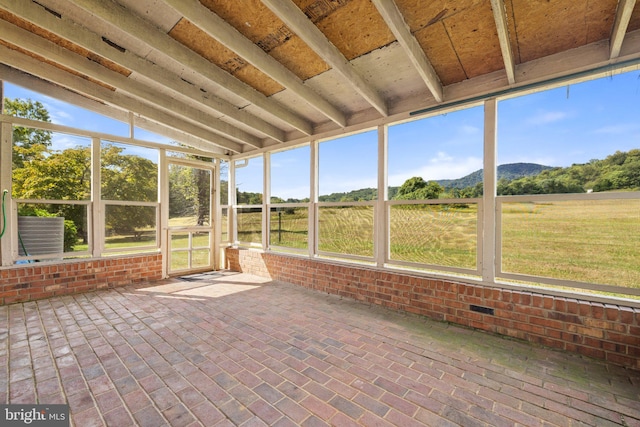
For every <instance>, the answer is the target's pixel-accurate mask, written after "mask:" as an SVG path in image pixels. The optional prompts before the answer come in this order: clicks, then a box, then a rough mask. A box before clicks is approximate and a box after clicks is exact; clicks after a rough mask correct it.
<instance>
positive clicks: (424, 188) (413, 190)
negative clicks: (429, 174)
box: [393, 176, 444, 200]
mask: <svg viewBox="0 0 640 427" xmlns="http://www.w3.org/2000/svg"><path fill="white" fill-rule="evenodd" d="M443 192H444V188H443V187H442V186H441V185H440V184H438V183H437V182H435V181H429V182H427V181H425V180H424V179H422V177H419V176H414V177H412V178H409V179H408V180H406V181H405V182H404V183H403V184H402V185H401V186H400V188H399V189H398V192H397V193H396V194H395V196H394V197H393V198H394V199H395V200H424V199H437V198H438V197H440V194H442V193H443Z"/></svg>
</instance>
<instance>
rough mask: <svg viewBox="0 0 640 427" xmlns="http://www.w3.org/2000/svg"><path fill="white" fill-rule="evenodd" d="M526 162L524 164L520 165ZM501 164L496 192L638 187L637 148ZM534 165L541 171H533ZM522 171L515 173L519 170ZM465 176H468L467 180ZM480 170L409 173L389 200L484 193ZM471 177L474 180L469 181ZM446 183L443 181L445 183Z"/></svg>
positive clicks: (243, 196)
mask: <svg viewBox="0 0 640 427" xmlns="http://www.w3.org/2000/svg"><path fill="white" fill-rule="evenodd" d="M523 165H527V166H528V167H526V168H525V167H523ZM503 166H508V168H505V173H502V174H500V175H502V176H503V177H502V178H500V179H499V180H498V183H497V194H498V195H499V196H513V195H532V194H562V193H586V192H590V191H593V192H601V191H637V190H640V149H632V150H629V151H627V152H623V151H616V152H615V153H613V154H611V155H609V156H607V157H606V158H605V159H600V160H599V159H593V160H590V161H589V162H587V163H583V164H577V163H576V164H573V165H571V166H568V167H555V168H553V167H548V166H541V165H530V164H512V165H502V166H500V167H499V168H501V167H503ZM533 166H538V168H537V169H538V170H539V172H537V173H534V174H531V170H533V169H535V168H533ZM517 171H520V173H523V174H526V176H518V172H517ZM467 178H469V179H467ZM481 179H482V171H481V170H480V171H476V172H474V173H473V174H470V175H469V176H468V177H464V178H461V179H458V180H443V181H432V180H431V181H427V180H425V179H423V178H422V177H411V178H409V179H407V180H406V181H405V182H404V183H403V184H402V185H401V186H399V187H389V199H390V200H423V199H458V198H477V197H482V195H483V183H482V181H481ZM474 181H475V183H473V182H474ZM463 182H471V183H472V184H471V185H467V186H460V183H463ZM443 184H444V185H443ZM377 197H378V191H377V189H375V188H362V189H359V190H354V191H349V192H342V193H332V194H328V195H322V196H319V197H318V200H319V201H321V202H359V201H370V200H376V199H377ZM238 200H239V201H240V200H242V201H246V200H253V201H257V200H259V202H258V204H259V203H262V198H261V195H260V194H258V193H243V192H239V193H238ZM271 200H272V203H282V202H285V201H283V200H282V199H281V198H278V197H272V198H271ZM308 201H309V199H302V200H298V199H289V200H286V202H288V203H305V202H308Z"/></svg>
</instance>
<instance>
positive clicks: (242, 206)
mask: <svg viewBox="0 0 640 427" xmlns="http://www.w3.org/2000/svg"><path fill="white" fill-rule="evenodd" d="M263 171H264V161H263V158H262V156H261V157H253V158H250V159H247V160H245V161H237V162H236V198H237V205H238V207H237V210H236V224H237V230H236V231H237V237H238V241H239V242H244V243H249V244H254V245H261V244H262V196H263V181H264V179H263V177H264V175H263V173H264V172H263Z"/></svg>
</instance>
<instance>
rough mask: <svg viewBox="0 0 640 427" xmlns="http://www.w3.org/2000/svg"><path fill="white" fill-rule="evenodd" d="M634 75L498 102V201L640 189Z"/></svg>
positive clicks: (639, 125) (639, 136)
mask: <svg viewBox="0 0 640 427" xmlns="http://www.w3.org/2000/svg"><path fill="white" fill-rule="evenodd" d="M637 105H638V73H637V71H635V72H629V73H625V74H618V75H612V76H607V77H605V78H601V79H597V80H592V81H587V82H583V83H578V84H573V85H571V86H567V87H562V88H558V89H554V90H549V91H545V92H540V93H534V94H530V95H526V96H521V97H518V98H513V99H508V100H504V101H500V103H499V104H498V112H499V115H498V162H499V166H498V177H499V178H502V179H500V182H499V183H498V194H499V195H522V194H560V193H585V192H591V191H593V192H600V191H620V190H632V189H638V188H640V174H638V172H637V171H638V167H639V166H638V165H640V150H639V148H640V121H638V114H637Z"/></svg>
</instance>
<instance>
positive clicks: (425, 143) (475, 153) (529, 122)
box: [5, 71, 640, 199]
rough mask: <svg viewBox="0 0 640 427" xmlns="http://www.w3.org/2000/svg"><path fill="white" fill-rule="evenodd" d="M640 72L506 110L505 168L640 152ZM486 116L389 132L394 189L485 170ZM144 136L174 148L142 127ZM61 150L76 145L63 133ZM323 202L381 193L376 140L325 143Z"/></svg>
mask: <svg viewBox="0 0 640 427" xmlns="http://www.w3.org/2000/svg"><path fill="white" fill-rule="evenodd" d="M5 96H6V97H9V98H16V97H18V98H31V99H37V100H39V101H40V102H42V103H43V104H44V105H45V107H46V108H47V110H48V111H49V113H50V115H51V119H52V122H54V123H58V124H62V125H66V126H71V127H78V128H84V129H89V130H94V131H99V132H105V133H112V134H117V135H120V136H128V135H129V127H128V124H125V123H121V122H117V121H115V120H111V119H108V118H105V117H102V116H100V115H98V114H94V113H91V112H88V111H86V110H83V109H80V108H76V107H73V106H70V105H68V104H66V103H64V102H62V101H58V100H56V99H53V98H50V97H46V96H43V95H40V94H36V93H34V92H30V91H27V90H25V89H22V88H20V87H18V86H14V85H11V84H9V83H7V82H5ZM639 106H640V72H639V71H633V72H629V73H626V74H620V75H616V76H610V77H606V78H602V79H598V80H594V81H589V82H585V83H579V84H575V85H570V86H564V87H560V88H558V89H554V90H551V91H546V92H540V93H536V94H532V95H526V96H522V97H517V98H512V99H507V100H502V101H500V102H499V103H498V164H506V163H516V162H529V163H540V164H544V165H548V166H570V165H571V164H573V163H586V162H588V161H589V160H591V159H595V158H597V159H602V158H604V157H606V156H608V155H610V154H612V153H614V152H615V151H617V150H620V151H628V150H630V149H633V148H640V117H639V116H640V114H639V112H640V108H639ZM482 115H483V108H482V107H481V106H479V107H474V108H470V109H466V110H460V111H456V112H451V113H448V114H444V115H439V116H434V117H425V118H419V120H416V121H412V122H408V123H404V124H400V125H395V126H392V127H390V129H389V165H388V170H389V185H391V186H398V185H401V184H402V182H404V180H406V179H408V178H411V177H412V176H422V177H423V178H424V179H425V180H431V179H455V178H460V177H462V176H465V175H467V174H469V173H471V172H474V171H476V170H478V169H480V168H482V155H483V150H482V139H483V118H482ZM135 132H136V137H137V138H139V139H145V140H149V141H154V142H160V143H169V142H170V141H171V140H170V139H169V138H165V137H162V136H159V135H155V134H152V133H150V132H146V131H143V130H141V129H136V131H135ZM55 143H56V148H62V149H63V148H66V147H67V146H73V145H76V144H77V143H78V141H77V140H75V139H73V138H70V137H68V136H64V135H56V139H55ZM319 159H320V160H319V161H320V170H319V175H320V194H321V195H322V194H330V193H333V192H346V191H350V190H357V189H360V188H366V187H375V186H376V185H377V179H376V170H377V169H376V168H377V135H376V132H375V131H369V132H364V133H361V134H357V135H352V136H348V137H344V138H340V139H337V140H332V141H326V142H322V143H320V152H319ZM255 163H256V160H253V161H251V162H250V165H249V167H247V168H245V169H243V170H241V171H239V179H238V180H237V183H238V185H239V187H240V189H241V190H242V191H251V192H261V191H262V189H261V181H262V167H261V166H259V165H256V164H255ZM271 179H272V188H273V191H272V195H274V196H279V197H282V198H283V199H287V198H290V197H291V198H304V197H308V193H309V186H308V181H309V148H308V147H304V148H300V149H295V150H290V151H287V152H281V153H274V154H273V155H272V177H271Z"/></svg>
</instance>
